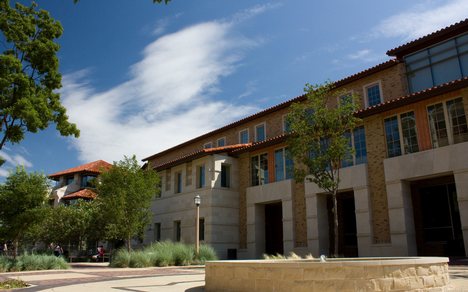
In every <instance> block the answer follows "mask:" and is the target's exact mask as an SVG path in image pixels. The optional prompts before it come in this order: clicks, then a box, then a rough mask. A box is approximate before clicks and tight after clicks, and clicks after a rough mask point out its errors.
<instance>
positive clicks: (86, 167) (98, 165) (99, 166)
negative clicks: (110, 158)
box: [49, 160, 112, 179]
mask: <svg viewBox="0 0 468 292" xmlns="http://www.w3.org/2000/svg"><path fill="white" fill-rule="evenodd" d="M111 167H112V164H110V163H108V162H106V161H104V160H97V161H93V162H90V163H86V164H83V165H80V166H76V167H73V168H69V169H66V170H62V171H59V172H56V173H53V174H50V175H49V178H51V179H54V178H59V177H60V176H62V175H67V174H74V173H78V172H90V173H95V174H99V173H101V172H102V171H103V170H108V169H110V168H111Z"/></svg>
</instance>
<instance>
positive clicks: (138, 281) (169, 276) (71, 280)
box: [0, 263, 468, 292]
mask: <svg viewBox="0 0 468 292" xmlns="http://www.w3.org/2000/svg"><path fill="white" fill-rule="evenodd" d="M6 278H12V279H18V278H19V279H22V280H24V281H26V282H28V283H30V284H31V285H33V286H32V287H28V288H25V289H18V290H15V291H27V292H33V291H34V292H35V291H44V292H52V291H53V292H78V291H86V292H97V291H133V292H146V291H168V292H175V291H187V292H199V291H204V289H203V287H204V285H205V272H204V268H203V267H202V266H195V267H164V268H143V269H116V268H109V267H107V264H106V263H82V264H73V266H72V268H71V269H69V270H54V271H37V272H19V273H2V274H0V280H5V279H6ZM449 291H468V266H451V267H450V290H449Z"/></svg>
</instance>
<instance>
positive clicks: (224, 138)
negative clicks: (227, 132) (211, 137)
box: [216, 136, 226, 147]
mask: <svg viewBox="0 0 468 292" xmlns="http://www.w3.org/2000/svg"><path fill="white" fill-rule="evenodd" d="M219 141H224V145H222V146H220V145H219ZM224 146H226V136H224V137H221V138H218V139H216V147H224Z"/></svg>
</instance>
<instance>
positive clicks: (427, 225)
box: [144, 19, 468, 258]
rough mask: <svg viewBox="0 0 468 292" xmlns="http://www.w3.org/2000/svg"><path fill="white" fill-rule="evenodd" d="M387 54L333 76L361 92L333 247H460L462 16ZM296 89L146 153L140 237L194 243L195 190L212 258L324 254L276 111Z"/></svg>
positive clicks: (318, 207) (399, 251)
mask: <svg viewBox="0 0 468 292" xmlns="http://www.w3.org/2000/svg"><path fill="white" fill-rule="evenodd" d="M387 55H389V56H390V57H391V59H390V60H388V61H386V62H384V63H382V64H379V65H376V66H374V67H372V68H369V69H366V70H364V71H362V72H359V73H356V74H354V75H351V76H349V77H346V78H344V79H342V80H339V81H336V82H335V85H336V88H337V89H338V90H346V91H347V92H352V93H355V94H357V95H359V96H360V97H361V109H360V110H359V111H358V112H356V115H357V116H359V117H360V118H362V119H363V123H362V124H361V125H359V126H358V127H357V128H356V129H351V131H350V133H349V135H348V138H349V141H350V144H351V145H352V146H353V148H354V149H355V153H354V154H353V159H352V161H347V162H346V163H343V164H342V169H341V184H340V187H341V189H340V193H339V194H338V211H339V212H338V213H339V222H340V224H339V226H340V230H339V254H341V255H343V256H408V255H421V256H425V255H443V256H466V255H467V252H468V127H467V124H468V121H467V113H468V19H466V20H464V21H461V22H459V23H456V24H454V25H452V26H449V27H446V28H444V29H441V30H439V31H436V32H434V33H432V34H429V35H427V36H424V37H422V38H420V39H417V40H414V41H411V42H409V43H407V44H404V45H402V46H400V47H397V48H395V49H392V50H389V51H388V52H387ZM323 77H324V79H325V78H326V77H327V76H323ZM304 99H305V96H299V97H297V98H294V99H291V100H288V101H285V102H283V103H280V104H278V105H276V106H273V107H271V108H268V109H265V110H263V111H260V112H258V113H256V114H254V115H251V116H249V117H246V118H244V119H242V120H239V121H236V122H234V123H231V124H229V125H227V126H224V127H222V128H219V129H216V130H214V131H211V132H209V133H207V134H204V135H201V136H199V137H196V138H194V139H192V140H190V141H187V142H184V143H182V144H180V145H177V146H174V147H172V148H170V149H167V150H165V151H162V152H159V153H156V154H154V155H152V156H150V157H147V158H145V159H144V161H146V162H147V163H148V167H149V168H150V169H154V170H155V171H157V172H158V173H159V174H160V175H161V178H162V179H161V180H162V192H161V196H160V197H159V198H155V199H154V202H153V206H152V211H153V214H154V216H153V221H152V225H151V227H150V228H148V230H147V233H146V237H145V241H146V243H149V242H152V241H158V240H165V239H171V240H174V241H182V242H186V243H193V242H194V239H195V219H194V218H195V205H194V203H193V198H194V197H195V196H196V195H200V196H201V201H202V203H201V205H200V216H201V219H200V226H201V232H200V240H202V241H204V242H206V243H209V244H211V245H212V246H213V247H214V248H215V249H216V251H217V252H218V255H219V256H220V257H221V258H226V257H235V255H236V253H237V257H239V258H258V257H261V256H262V254H263V253H269V254H275V253H283V254H287V253H289V252H291V251H293V252H296V253H300V254H304V253H309V252H311V253H312V254H313V255H314V256H319V255H320V254H328V251H329V246H330V241H331V240H333V236H331V234H332V231H331V230H332V226H333V225H332V224H331V223H330V222H331V216H330V215H331V210H330V205H331V204H330V202H329V197H327V196H326V195H324V191H323V190H321V189H320V188H318V187H317V186H316V185H315V184H313V183H310V182H295V181H294V179H293V177H292V173H291V171H290V169H291V165H292V163H293V162H292V161H291V160H290V159H289V158H288V156H287V155H286V153H287V144H286V138H287V135H288V134H287V124H286V123H285V119H284V117H285V115H286V114H287V113H288V109H289V106H290V105H291V104H292V103H293V102H301V101H303V100H304ZM341 99H342V98H341V97H340V96H336V99H335V100H334V102H333V104H331V105H330V106H337V104H339V102H340V100H341Z"/></svg>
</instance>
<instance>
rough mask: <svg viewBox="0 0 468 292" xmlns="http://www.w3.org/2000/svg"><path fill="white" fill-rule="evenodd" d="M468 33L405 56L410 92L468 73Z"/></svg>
mask: <svg viewBox="0 0 468 292" xmlns="http://www.w3.org/2000/svg"><path fill="white" fill-rule="evenodd" d="M467 51H468V34H465V35H462V36H459V37H457V38H453V39H451V40H448V41H445V42H443V43H440V44H437V45H435V46H432V47H430V48H428V49H425V50H422V51H419V52H417V53H415V54H411V55H408V56H405V63H406V69H407V74H408V82H409V86H410V91H411V93H413V92H417V91H421V90H423V89H427V88H430V87H433V86H436V85H440V84H443V83H446V82H449V81H452V80H456V79H460V78H461V77H462V76H467V75H468V70H466V69H468V55H467V54H466V52H467Z"/></svg>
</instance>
